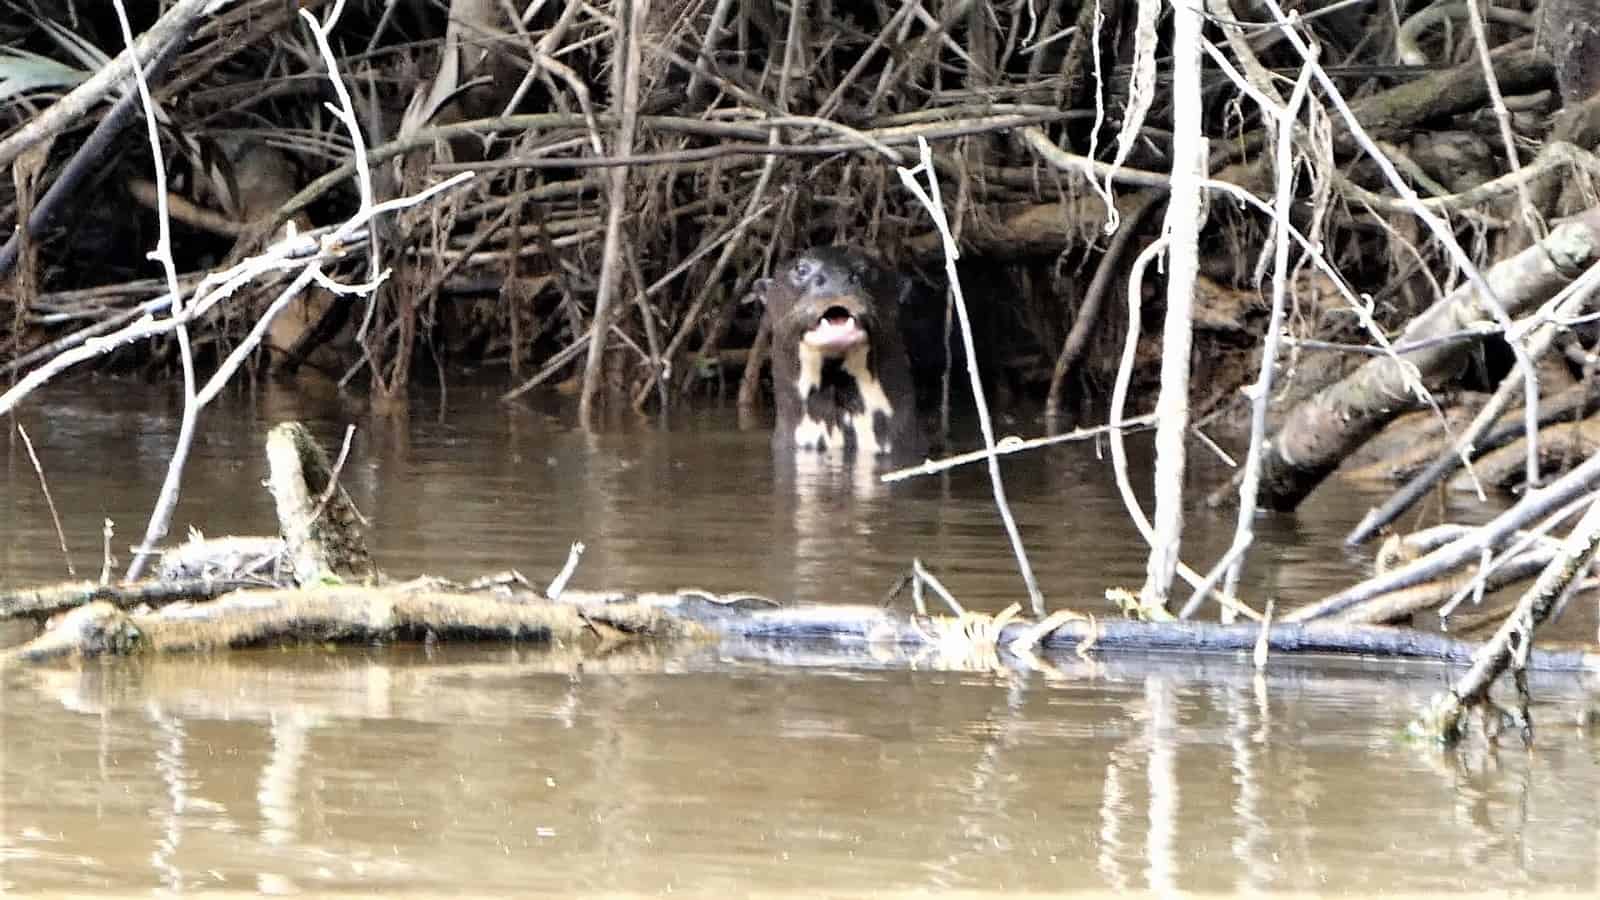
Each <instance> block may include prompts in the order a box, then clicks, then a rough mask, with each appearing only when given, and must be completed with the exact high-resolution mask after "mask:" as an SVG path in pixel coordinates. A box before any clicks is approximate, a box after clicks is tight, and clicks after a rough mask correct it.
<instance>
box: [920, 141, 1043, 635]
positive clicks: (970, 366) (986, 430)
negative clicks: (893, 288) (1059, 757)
mask: <svg viewBox="0 0 1600 900" xmlns="http://www.w3.org/2000/svg"><path fill="white" fill-rule="evenodd" d="M918 144H919V147H918V149H920V150H921V156H922V162H921V163H920V164H919V165H918V166H917V167H916V168H915V169H906V168H904V167H901V168H900V169H899V172H900V182H901V183H902V184H904V185H905V186H906V189H907V190H910V191H911V192H912V193H913V194H914V195H916V198H917V200H918V201H920V202H921V203H922V205H923V207H924V208H925V209H927V211H928V214H929V215H931V216H932V217H933V222H934V225H935V226H936V227H937V228H938V229H939V235H940V237H941V238H942V239H943V241H944V271H945V276H946V277H947V278H948V279H949V281H950V290H951V293H952V294H953V295H954V299H955V307H956V314H957V316H958V318H959V321H960V324H961V343H962V346H963V348H964V349H965V351H966V360H967V376H968V380H969V383H970V384H971V386H972V399H973V401H974V402H975V403H976V404H977V408H978V427H979V429H980V430H981V431H982V432H983V446H984V447H985V449H987V450H988V451H989V452H990V454H991V455H990V456H989V457H988V463H989V483H990V486H991V488H992V489H993V491H994V501H995V505H996V506H997V507H998V508H999V510H1000V518H1001V521H1003V522H1004V523H1005V527H1006V535H1007V536H1008V537H1010V539H1011V551H1012V553H1013V554H1014V555H1015V556H1016V559H1017V568H1018V569H1019V570H1020V571H1021V573H1022V581H1023V584H1024V585H1026V586H1027V588H1028V599H1029V600H1030V601H1031V602H1032V604H1033V613H1034V615H1036V616H1038V617H1040V618H1043V617H1044V615H1045V612H1046V611H1045V607H1044V595H1043V594H1041V593H1039V583H1038V581H1037V580H1036V579H1035V578H1034V576H1033V567H1032V566H1030V565H1029V564H1028V553H1027V551H1026V550H1025V549H1023V546H1022V534H1021V532H1020V531H1018V529H1017V522H1016V519H1015V518H1014V517H1013V516H1012V515H1011V507H1010V505H1009V504H1008V503H1007V502H1006V489H1005V482H1004V481H1003V480H1002V479H1001V477H1000V460H999V458H998V457H996V456H994V455H992V454H993V453H994V448H995V440H994V424H993V423H992V422H991V421H990V420H989V404H988V401H987V400H986V399H985V398H984V395H983V382H982V380H980V379H979V377H978V349H977V346H976V345H975V344H974V343H973V340H972V323H971V321H970V320H969V318H968V316H967V301H966V298H965V297H964V296H963V295H962V293H961V279H960V276H958V275H957V274H956V259H957V258H958V257H959V256H960V255H961V251H960V250H959V249H958V248H957V247H956V240H955V236H954V235H952V234H951V233H950V223H949V221H948V220H947V219H946V218H945V212H944V203H943V200H942V199H941V197H940V194H939V178H938V176H937V175H936V174H935V173H934V170H933V152H932V150H930V149H929V147H928V142H927V141H919V142H918ZM918 175H921V176H922V177H923V178H924V179H926V181H927V187H926V188H924V187H923V186H922V185H921V184H919V183H918V182H917V176H918Z"/></svg>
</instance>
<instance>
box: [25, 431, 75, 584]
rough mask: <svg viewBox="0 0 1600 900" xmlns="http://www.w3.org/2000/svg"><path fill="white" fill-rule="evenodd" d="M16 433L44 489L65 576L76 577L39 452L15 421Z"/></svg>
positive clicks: (64, 533)
mask: <svg viewBox="0 0 1600 900" xmlns="http://www.w3.org/2000/svg"><path fill="white" fill-rule="evenodd" d="M17 434H19V435H21V436H22V444H23V446H24V447H26V448H27V449H28V459H29V460H30V461H32V463H33V472H34V474H35V475H37V476H39V489H40V490H41V491H44V504H45V506H46V507H48V508H49V510H50V522H51V523H52V524H54V525H55V528H56V542H57V543H58V544H60V545H61V556H62V558H63V559H65V560H66V561H67V577H69V578H76V577H78V570H77V569H76V568H75V567H74V566H73V565H72V551H70V550H68V549H67V535H66V532H64V531H62V530H61V516H60V515H59V514H57V513H56V501H55V498H53V497H51V496H50V482H49V481H48V480H46V479H45V477H44V466H43V465H41V464H40V463H39V454H37V453H35V452H34V451H33V441H32V440H30V439H29V438H28V429H26V428H24V427H22V423H21V422H18V423H17Z"/></svg>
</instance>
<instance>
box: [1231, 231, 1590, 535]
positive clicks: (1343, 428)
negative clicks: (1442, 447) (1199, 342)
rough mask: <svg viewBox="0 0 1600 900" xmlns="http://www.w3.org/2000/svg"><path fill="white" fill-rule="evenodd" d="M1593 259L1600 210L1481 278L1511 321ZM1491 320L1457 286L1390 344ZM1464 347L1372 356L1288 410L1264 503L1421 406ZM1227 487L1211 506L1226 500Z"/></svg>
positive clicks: (1290, 493) (1280, 502) (1293, 495)
mask: <svg viewBox="0 0 1600 900" xmlns="http://www.w3.org/2000/svg"><path fill="white" fill-rule="evenodd" d="M1597 259H1600V208H1596V209H1590V210H1589V211H1587V212H1585V213H1583V214H1582V215H1580V216H1576V217H1574V218H1571V219H1568V220H1566V222H1565V223H1564V224H1562V225H1561V226H1560V227H1558V228H1556V229H1555V230H1553V231H1551V232H1550V234H1549V236H1547V237H1546V238H1545V239H1544V240H1542V241H1540V242H1538V243H1536V244H1534V245H1533V246H1531V247H1529V248H1528V249H1526V250H1524V251H1522V252H1521V253H1518V254H1517V255H1516V256H1513V257H1511V258H1510V259H1506V260H1503V261H1501V262H1500V263H1498V264H1496V265H1495V266H1494V267H1493V268H1491V269H1489V270H1488V272H1486V273H1485V277H1486V278H1487V280H1488V283H1489V285H1490V287H1491V288H1492V289H1493V290H1494V291H1495V293H1496V294H1497V295H1498V297H1499V299H1500V301H1501V303H1502V304H1504V307H1505V311H1506V313H1507V314H1508V315H1517V314H1519V313H1521V312H1524V311H1526V310H1528V309H1530V308H1532V307H1533V306H1536V305H1537V304H1539V303H1542V302H1544V301H1545V300H1548V299H1549V298H1550V297H1552V296H1553V295H1554V294H1555V293H1556V292H1557V291H1559V290H1560V289H1561V288H1563V287H1565V286H1566V285H1567V284H1568V283H1569V282H1571V281H1572V280H1573V279H1575V278H1577V277H1578V276H1579V275H1580V274H1582V272H1583V271H1584V270H1585V269H1586V268H1588V266H1590V265H1591V264H1593V263H1594V262H1595V261H1596V260H1597ZM1485 318H1488V316H1487V314H1486V313H1485V312H1484V311H1483V309H1482V308H1481V306H1480V302H1479V298H1478V296H1477V292H1476V290H1475V289H1474V288H1473V287H1472V285H1471V284H1470V283H1468V284H1463V285H1462V286H1461V287H1460V288H1457V289H1456V290H1454V291H1452V292H1451V293H1450V294H1448V295H1447V296H1445V297H1444V298H1443V299H1442V300H1440V301H1439V302H1438V303H1435V304H1434V305H1433V306H1431V307H1429V308H1428V309H1427V310H1426V311H1425V312H1423V313H1422V314H1421V315H1419V316H1417V317H1416V318H1415V319H1413V320H1412V321H1411V323H1410V324H1409V325H1407V326H1406V328H1405V330H1404V331H1403V332H1402V333H1401V335H1400V336H1399V337H1398V338H1396V339H1395V341H1394V342H1395V343H1397V344H1421V343H1424V342H1426V341H1427V340H1428V339H1429V338H1434V337H1439V336H1441V335H1445V334H1453V333H1456V332H1461V331H1467V330H1469V329H1471V328H1473V327H1475V323H1477V322H1478V321H1479V320H1482V319H1485ZM1472 346H1474V345H1473V344H1471V343H1462V342H1454V343H1434V344H1428V345H1427V346H1425V347H1424V348H1423V349H1418V350H1413V351H1411V352H1408V353H1404V354H1400V355H1399V356H1398V358H1396V357H1394V356H1381V357H1375V358H1374V359H1372V360H1371V361H1369V362H1367V363H1366V364H1364V365H1362V366H1361V367H1360V368H1359V369H1357V370H1356V371H1354V372H1352V373H1351V374H1350V375H1348V376H1346V377H1345V378H1344V379H1342V380H1340V381H1339V382H1337V383H1335V384H1333V385H1331V386H1329V387H1327V388H1325V389H1323V390H1322V391H1319V392H1318V393H1317V394H1315V395H1314V396H1312V397H1310V398H1308V399H1307V400H1305V401H1304V402H1302V403H1301V404H1300V405H1298V406H1297V407H1295V409H1294V410H1292V411H1291V412H1290V414H1289V416H1288V418H1287V419H1286V420H1285V421H1284V424H1283V427H1282V428H1280V429H1279V430H1278V433H1277V435H1276V436H1274V438H1273V440H1272V443H1271V446H1270V447H1269V448H1268V450H1267V451H1266V456H1265V458H1264V459H1263V460H1262V468H1261V495H1260V497H1261V501H1260V502H1261V505H1262V506H1263V507H1266V508H1268V509H1275V510H1291V509H1294V508H1295V507H1296V506H1298V505H1299V504H1300V501H1302V500H1304V499H1305V498H1306V496H1307V495H1309V494H1310V493H1311V491H1312V490H1313V489H1315V488H1316V487H1317V485H1319V484H1321V483H1322V481H1323V479H1324V478H1326V477H1327V476H1328V475H1329V474H1330V473H1332V472H1333V470H1334V469H1336V468H1338V466H1339V465H1340V463H1342V462H1343V461H1344V460H1345V458H1346V457H1347V456H1349V455H1350V453H1351V452H1353V451H1354V450H1355V449H1356V448H1358V447H1360V446H1361V445H1362V444H1364V443H1365V442H1366V441H1367V440H1368V439H1370V438H1371V437H1372V436H1373V435H1375V434H1377V433H1378V432H1379V431H1380V430H1381V429H1382V428H1383V426H1385V425H1387V424H1388V423H1389V422H1390V421H1392V420H1393V419H1394V418H1395V417H1396V416H1399V415H1400V414H1401V413H1404V412H1407V411H1409V410H1411V409H1413V408H1414V407H1415V406H1416V405H1417V403H1418V402H1419V400H1418V398H1417V395H1416V393H1415V387H1416V386H1417V385H1418V384H1419V381H1420V380H1421V379H1426V378H1428V377H1430V376H1432V375H1437V374H1439V373H1442V372H1445V371H1447V370H1449V369H1451V368H1452V367H1456V366H1459V364H1460V360H1461V355H1462V354H1463V353H1466V352H1467V351H1468V350H1469V349H1470V348H1471V347H1472ZM1233 491H1234V488H1233V487H1231V486H1227V485H1225V486H1224V487H1223V488H1219V489H1218V491H1217V492H1214V493H1213V494H1212V502H1213V504H1216V503H1226V502H1229V498H1230V497H1231V496H1232V492H1233Z"/></svg>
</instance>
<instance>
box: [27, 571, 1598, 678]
mask: <svg viewBox="0 0 1600 900" xmlns="http://www.w3.org/2000/svg"><path fill="white" fill-rule="evenodd" d="M451 639H456V640H507V641H535V642H540V643H545V644H552V645H570V644H573V643H576V642H579V641H581V640H586V639H587V640H598V641H600V642H601V643H602V644H610V643H615V642H616V641H617V640H619V639H650V640H657V641H668V642H673V641H682V640H701V641H703V640H712V641H718V640H720V641H737V642H741V643H747V642H751V641H755V642H763V641H766V642H772V643H776V644H790V645H795V646H804V647H807V648H808V649H809V650H810V651H811V652H813V653H820V652H823V651H824V650H825V649H826V647H827V646H828V645H833V646H836V647H839V648H842V649H856V648H860V647H862V646H873V647H879V648H883V649H885V650H906V649H910V650H912V651H916V652H917V654H918V655H917V656H916V657H915V659H916V660H917V661H919V662H921V663H922V664H925V665H930V666H933V667H938V668H974V667H990V666H993V665H999V664H1001V663H1002V661H1005V662H1011V663H1014V664H1023V665H1026V664H1028V663H1029V661H1030V659H1031V658H1032V657H1033V656H1034V653H1035V649H1036V648H1037V649H1039V650H1043V651H1045V652H1048V653H1053V654H1077V655H1079V656H1085V655H1087V654H1089V653H1091V652H1095V653H1105V652H1143V653H1149V652H1162V651H1181V652H1183V653H1186V654H1232V655H1242V654H1248V653H1251V652H1252V651H1254V650H1255V649H1256V646H1257V643H1258V642H1259V641H1261V640H1262V629H1261V628H1260V627H1259V626H1257V625H1254V624H1246V625H1217V624H1207V623H1198V622H1138V621H1131V620H1095V619H1091V618H1088V617H1084V616H1074V615H1070V614H1057V615H1056V616H1052V617H1051V618H1050V619H1048V620H1046V621H1045V622H1044V623H1035V622H1032V621H1029V620H1026V619H1023V618H1021V617H1017V616H1014V615H1011V614H1002V615H1001V616H998V617H990V616H984V615H976V614H971V613H968V614H965V615H962V616H958V617H941V616H921V615H916V614H911V613H904V612H900V611H897V610H892V609H883V608H880V607H875V606H802V607H793V608H785V607H776V606H775V605H774V604H773V603H772V602H771V601H768V600H764V599H761V598H755V597H753V596H751V595H729V596H717V595H712V594H707V593H705V592H703V591H693V590H683V591H677V592H672V593H645V594H629V593H614V594H609V593H593V592H585V593H581V594H580V593H578V592H569V595H564V597H563V599H562V600H560V601H550V600H546V599H544V598H542V597H539V596H537V595H533V594H519V595H509V596H508V595H505V594H492V595H491V594H464V593H449V592H444V591H438V590H433V589H427V588H425V589H422V590H415V591H412V590H407V589H402V588H374V587H345V586H333V587H323V588H316V589H295V590H272V591H239V592H236V593H233V594H229V595H227V596H225V597H222V598H220V599H218V600H215V601H213V602H211V603H206V604H199V605H193V606H190V605H174V606H169V607H166V608H164V609H161V610H158V611H156V612H152V613H146V614H129V613H126V612H123V611H122V610H119V609H117V608H116V607H114V606H112V605H111V604H108V603H93V604H90V605H88V606H85V607H82V608H80V609H76V610H74V611H73V612H71V613H70V614H68V615H66V616H63V617H62V618H61V620H60V621H58V622H57V624H56V626H55V627H54V628H51V629H50V630H49V631H47V632H46V633H44V634H42V635H40V636H39V637H38V638H35V639H34V640H33V641H30V642H28V643H27V644H24V645H22V646H21V647H17V648H15V649H13V650H11V651H9V652H7V653H5V654H3V655H0V664H5V663H38V662H48V661H51V660H61V659H87V658H93V657H97V656H104V655H129V654H137V653H156V654H174V653H198V652H211V651H217V650H225V649H230V648H241V647H258V646H270V645H279V644H291V645H292V644H300V643H308V642H309V643H363V644H364V643H372V642H375V641H397V640H451ZM1265 641H1266V646H1267V648H1268V650H1269V651H1271V652H1274V653H1296V654H1306V653H1321V654H1340V655H1355V656H1362V657H1382V658H1391V659H1416V660H1429V661H1434V662H1446V663H1463V664H1464V663H1468V662H1470V661H1472V659H1473V658H1474V654H1476V653H1477V652H1478V651H1479V649H1480V647H1481V645H1479V644H1474V643H1470V642H1466V641H1461V640H1457V639H1455V638H1452V637H1448V636H1445V635H1440V634H1430V633H1426V632H1421V631H1416V630H1413V629H1409V628H1389V627H1382V626H1349V625H1335V624H1326V623H1315V624H1285V625H1274V626H1271V627H1270V628H1268V629H1267V630H1266V634H1265ZM1530 665H1531V666H1533V667H1534V668H1538V669H1544V670H1551V671H1583V672H1587V671H1595V672H1600V655H1597V654H1595V653H1592V652H1589V651H1588V650H1585V649H1582V648H1575V649H1545V650H1539V651H1536V652H1534V653H1533V655H1532V656H1531V657H1530Z"/></svg>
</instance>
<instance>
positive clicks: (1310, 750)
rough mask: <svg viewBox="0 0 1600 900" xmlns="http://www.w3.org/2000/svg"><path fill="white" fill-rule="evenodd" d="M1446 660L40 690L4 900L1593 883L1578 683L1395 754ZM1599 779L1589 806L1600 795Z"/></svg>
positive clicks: (592, 670) (240, 676) (283, 657)
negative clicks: (1518, 730) (1520, 742)
mask: <svg viewBox="0 0 1600 900" xmlns="http://www.w3.org/2000/svg"><path fill="white" fill-rule="evenodd" d="M1437 681H1438V671H1437V670H1435V669H1432V668H1431V667H1413V668H1412V669H1410V670H1400V669H1396V668H1394V667H1371V666H1369V667H1346V668H1344V669H1343V670H1335V671H1332V672H1329V671H1327V670H1326V669H1323V670H1321V671H1315V672H1314V671H1313V670H1312V669H1310V668H1309V667H1305V666H1302V665H1296V664H1289V663H1285V664H1284V665H1283V666H1281V667H1279V668H1278V670H1277V671H1274V672H1271V673H1269V674H1268V675H1267V676H1265V677H1264V678H1260V679H1256V678H1254V677H1253V676H1252V675H1251V673H1249V672H1248V670H1246V669H1243V668H1240V667H1235V666H1230V665H1220V664H1217V665H1210V666H1206V665H1201V664H1197V663H1186V662H1177V661H1165V660H1163V661H1156V662H1154V663H1150V662H1144V663H1141V664H1140V665H1130V664H1128V663H1125V662H1115V663H1104V664H1101V665H1097V666H1094V667H1087V666H1079V667H1077V668H1074V669H1069V670H1068V671H1066V672H1063V673H1062V674H1061V676H1060V677H1057V678H1051V679H1046V678H1044V677H1041V676H1038V675H1033V676H1026V675H1016V676H1006V675H961V674H952V673H929V672H906V671H871V670H815V669H798V670H797V669H793V668H781V669H775V668H772V667H770V666H768V665H766V664H764V663H762V662H760V661H758V660H728V659H718V658H717V657H716V655H715V654H713V653H709V652H705V651H684V652H683V653H676V654H675V653H658V652H646V651H631V652H628V653H624V654H620V655H615V656H611V657H607V658H603V659H598V660H588V661H586V662H584V663H583V665H582V666H581V667H580V666H578V665H577V664H576V660H575V659H574V658H572V656H571V655H570V654H563V653H562V652H560V651H552V652H542V651H535V650H532V649H528V648H521V649H515V648H488V649H481V648H480V649H471V648H448V649H446V650H445V651H443V652H438V653H435V654H432V655H431V657H426V658H425V657H424V656H422V655H421V653H420V651H418V650H416V649H405V648H403V649H396V650H387V651H383V650H370V651H360V650H356V651H345V652H339V653H329V652H324V651H299V652H276V651H274V652H259V653H239V654H232V655H228V656H222V657H218V658H215V659H210V660H201V659H186V660H173V661H167V662H162V663H160V664H140V663H137V662H134V663H128V662H122V663H116V664H111V665H107V666H91V667H88V668H87V669H85V670H82V671H78V670H65V669H45V670H39V671H24V672H18V673H13V674H12V675H11V676H10V677H8V678H7V680H6V688H5V697H4V699H5V709H4V714H3V715H4V719H3V724H4V728H5V735H6V747H5V749H6V753H5V760H4V769H3V775H4V779H5V780H4V785H3V790H4V799H5V833H4V845H3V852H4V853H5V858H6V860H7V862H6V866H5V868H4V873H5V874H4V876H3V877H4V879H5V883H6V885H7V886H8V887H10V888H19V889H20V888H26V889H62V890H65V889H73V888H119V889H130V890H132V889H139V890H143V889H147V888H152V887H164V888H168V889H173V890H182V889H196V888H231V889H238V890H256V889H261V890H274V891H287V890H327V889H340V888H350V889H356V888H359V889H363V890H390V889H394V890H403V889H413V890H422V891H428V892H442V891H450V890H453V889H454V888H455V887H457V886H468V887H470V888H471V889H472V890H474V891H480V892H484V893H509V892H516V893H519V894H522V893H529V892H541V893H542V892H546V891H553V892H562V893H588V892H595V891H623V892H651V893H655V892H667V891H671V892H674V893H681V892H691V893H696V894H717V893H722V892H725V891H732V892H738V891H740V890H743V889H748V888H754V887H759V888H761V889H762V890H768V891H775V892H779V891H792V892H796V893H805V894H810V893H813V892H829V891H862V890H869V889H870V890H878V889H882V890H910V889H917V888H970V889H984V890H1023V891H1044V892H1048V891H1059V890H1065V889H1082V888H1097V887H1101V888H1114V889H1148V890H1153V891H1157V892H1166V891H1167V890H1168V889H1170V888H1179V887H1181V888H1183V889H1187V890H1205V891H1229V892H1232V891H1243V890H1247V889H1263V890H1264V889H1301V890H1316V891H1339V892H1347V891H1348V892H1356V893H1368V892H1372V891H1378V890H1387V889H1393V888H1410V889H1417V890H1442V889H1452V890H1454V889H1478V890H1483V889H1494V888H1509V887H1530V886H1539V885H1566V886H1592V885H1593V884H1594V883H1595V881H1596V872H1595V861H1594V852H1593V851H1594V846H1595V840H1596V837H1597V836H1600V830H1597V822H1596V819H1597V817H1600V812H1597V811H1596V807H1595V804H1594V803H1593V802H1592V800H1593V795H1592V787H1593V786H1594V785H1595V784H1596V783H1597V776H1600V773H1597V771H1596V765H1595V762H1594V754H1593V742H1592V739H1591V737H1590V736H1589V735H1588V734H1586V733H1584V732H1582V731H1580V730H1579V728H1578V726H1577V725H1576V724H1575V723H1576V722H1577V718H1578V716H1577V712H1578V711H1579V710H1581V709H1583V708H1584V705H1585V704H1584V699H1583V694H1582V690H1581V686H1580V685H1578V684H1576V683H1573V682H1562V681H1556V682H1552V683H1550V684H1543V685H1540V686H1539V689H1540V694H1541V697H1542V698H1543V699H1544V705H1543V708H1542V709H1541V713H1542V716H1543V719H1544V721H1545V722H1546V726H1545V739H1544V741H1543V742H1542V743H1541V745H1540V746H1539V748H1538V750H1537V751H1536V752H1535V753H1532V754H1529V753H1525V752H1523V751H1522V750H1521V749H1520V748H1517V747H1506V748H1503V749H1501V750H1498V751H1497V750H1493V749H1487V748H1484V747H1482V746H1478V747H1475V748H1470V749H1467V750H1465V751H1462V752H1460V753H1458V754H1441V753H1439V752H1438V751H1437V750H1435V749H1432V748H1429V747H1417V746H1413V745H1409V744H1407V743H1404V742H1402V741H1400V740H1399V739H1398V732H1399V730H1400V729H1401V728H1402V727H1403V725H1404V722H1405V720H1406V718H1407V717H1408V716H1409V715H1410V713H1411V711H1412V709H1413V708H1414V706H1415V705H1416V704H1417V703H1419V702H1420V701H1421V700H1422V699H1423V698H1424V697H1425V696H1426V695H1427V694H1428V693H1429V692H1430V691H1432V690H1434V689H1436V687H1437ZM1586 787H1587V788H1590V789H1591V790H1585V789H1584V788H1586Z"/></svg>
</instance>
